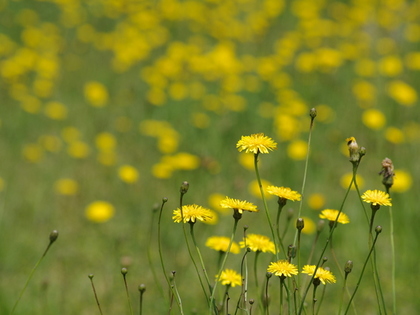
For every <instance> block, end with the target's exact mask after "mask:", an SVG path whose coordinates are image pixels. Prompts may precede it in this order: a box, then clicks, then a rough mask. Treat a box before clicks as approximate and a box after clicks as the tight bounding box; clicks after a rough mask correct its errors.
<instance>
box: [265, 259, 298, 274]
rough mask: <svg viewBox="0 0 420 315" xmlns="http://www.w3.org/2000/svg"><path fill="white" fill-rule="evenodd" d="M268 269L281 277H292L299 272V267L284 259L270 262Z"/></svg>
mask: <svg viewBox="0 0 420 315" xmlns="http://www.w3.org/2000/svg"><path fill="white" fill-rule="evenodd" d="M267 271H268V272H271V273H272V274H273V275H276V276H279V277H281V276H282V277H291V276H293V275H297V274H298V269H297V267H296V266H295V265H293V264H291V263H289V262H288V261H287V260H284V259H283V260H279V261H276V262H272V263H270V266H268V268H267Z"/></svg>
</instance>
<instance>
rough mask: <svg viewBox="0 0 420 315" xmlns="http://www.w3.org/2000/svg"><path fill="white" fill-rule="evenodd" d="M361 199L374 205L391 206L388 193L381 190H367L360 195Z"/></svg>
mask: <svg viewBox="0 0 420 315" xmlns="http://www.w3.org/2000/svg"><path fill="white" fill-rule="evenodd" d="M362 199H363V201H364V202H367V203H371V204H372V205H374V206H376V205H379V206H392V203H391V198H390V197H389V195H388V194H387V193H386V192H383V191H381V190H367V191H365V193H364V194H363V195H362Z"/></svg>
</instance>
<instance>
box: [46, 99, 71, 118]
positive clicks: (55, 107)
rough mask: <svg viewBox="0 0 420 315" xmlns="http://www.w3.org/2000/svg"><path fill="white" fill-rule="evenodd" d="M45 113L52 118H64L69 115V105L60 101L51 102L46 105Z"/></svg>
mask: <svg viewBox="0 0 420 315" xmlns="http://www.w3.org/2000/svg"><path fill="white" fill-rule="evenodd" d="M44 111H45V115H47V117H49V118H51V119H55V120H63V119H65V118H66V117H67V107H66V106H65V105H64V104H62V103H59V102H49V103H47V104H46V105H45V109H44Z"/></svg>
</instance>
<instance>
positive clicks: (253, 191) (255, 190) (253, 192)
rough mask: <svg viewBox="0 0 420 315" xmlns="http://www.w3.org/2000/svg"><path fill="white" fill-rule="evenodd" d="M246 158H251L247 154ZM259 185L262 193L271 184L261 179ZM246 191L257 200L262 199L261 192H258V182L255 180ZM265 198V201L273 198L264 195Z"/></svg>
mask: <svg viewBox="0 0 420 315" xmlns="http://www.w3.org/2000/svg"><path fill="white" fill-rule="evenodd" d="M248 156H251V157H252V155H249V154H248ZM261 185H262V187H263V191H267V187H268V186H270V185H271V183H270V182H269V181H268V180H265V179H261ZM248 191H249V192H250V193H251V195H253V196H254V197H257V198H260V199H261V198H262V197H261V191H260V185H259V184H258V180H256V179H255V180H253V181H252V182H250V183H249V185H248ZM265 198H266V199H271V198H273V195H265Z"/></svg>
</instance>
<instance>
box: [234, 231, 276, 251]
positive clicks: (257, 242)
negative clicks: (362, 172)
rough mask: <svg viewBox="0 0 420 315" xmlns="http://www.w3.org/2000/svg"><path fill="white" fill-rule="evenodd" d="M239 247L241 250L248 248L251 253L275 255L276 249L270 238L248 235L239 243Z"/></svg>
mask: <svg viewBox="0 0 420 315" xmlns="http://www.w3.org/2000/svg"><path fill="white" fill-rule="evenodd" d="M239 246H241V248H245V247H248V248H250V249H251V250H252V251H253V252H263V253H267V252H270V253H273V254H275V253H276V247H275V245H274V243H273V242H272V241H271V240H270V238H268V237H267V236H264V235H259V234H248V235H247V236H246V237H244V240H243V241H242V242H240V243H239Z"/></svg>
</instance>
